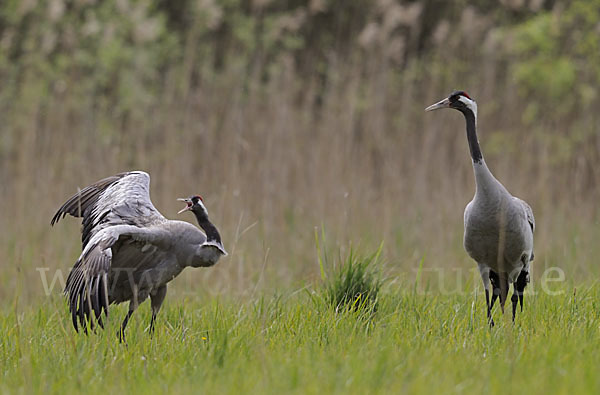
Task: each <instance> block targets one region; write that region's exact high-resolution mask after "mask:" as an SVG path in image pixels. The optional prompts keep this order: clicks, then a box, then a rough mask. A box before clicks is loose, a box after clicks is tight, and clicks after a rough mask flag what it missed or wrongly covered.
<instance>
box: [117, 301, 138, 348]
mask: <svg viewBox="0 0 600 395" xmlns="http://www.w3.org/2000/svg"><path fill="white" fill-rule="evenodd" d="M130 306H131V304H130ZM133 312H134V310H131V307H129V311H128V312H127V315H126V316H125V319H124V320H123V323H122V324H121V329H119V333H118V334H117V336H118V337H119V343H123V342H124V341H125V327H127V322H129V318H130V317H131V316H132V315H133Z"/></svg>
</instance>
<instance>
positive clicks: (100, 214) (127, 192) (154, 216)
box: [50, 171, 165, 249]
mask: <svg viewBox="0 0 600 395" xmlns="http://www.w3.org/2000/svg"><path fill="white" fill-rule="evenodd" d="M67 214H70V215H72V216H74V217H83V220H82V230H81V241H82V244H83V245H82V248H83V249H85V247H86V245H87V244H88V242H89V241H90V239H91V238H92V237H93V236H94V234H96V233H98V232H99V231H100V230H102V229H104V228H107V227H109V226H113V225H134V226H147V225H150V224H152V223H155V222H157V221H164V220H165V218H164V217H163V216H162V215H161V214H160V213H159V212H158V210H156V208H155V207H154V205H153V204H152V201H151V200H150V176H149V175H148V174H147V173H145V172H143V171H131V172H126V173H119V174H117V175H115V176H112V177H107V178H105V179H103V180H100V181H98V182H96V183H94V184H92V185H90V186H88V187H85V188H84V189H82V190H81V191H80V192H79V193H77V194H75V195H73V196H72V197H71V198H70V199H69V200H67V201H66V202H65V204H63V205H62V206H61V208H60V209H58V211H57V212H56V214H55V215H54V217H53V218H52V221H51V222H50V223H51V224H52V225H54V224H55V223H56V222H58V220H59V219H61V218H64V217H65V216H66V215H67Z"/></svg>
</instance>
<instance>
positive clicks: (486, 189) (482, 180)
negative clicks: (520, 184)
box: [462, 109, 506, 199]
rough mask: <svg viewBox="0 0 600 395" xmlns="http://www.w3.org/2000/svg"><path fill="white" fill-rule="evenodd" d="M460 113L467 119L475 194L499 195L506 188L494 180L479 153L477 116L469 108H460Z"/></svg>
mask: <svg viewBox="0 0 600 395" xmlns="http://www.w3.org/2000/svg"><path fill="white" fill-rule="evenodd" d="M462 113H463V115H464V116H465V120H466V121H467V141H468V143H469V151H470V152H471V159H472V160H473V171H474V173H475V187H476V188H477V190H476V192H475V195H476V196H477V195H479V196H480V197H485V198H486V199H492V198H493V197H496V198H497V197H500V196H501V195H502V193H503V192H505V191H506V189H505V188H504V186H502V184H500V183H499V182H498V180H496V178H495V177H494V175H493V174H492V172H491V171H490V170H489V169H488V167H487V165H486V164H485V161H484V160H483V154H482V153H481V148H480V147H479V140H478V139H477V116H476V115H475V114H474V113H473V111H471V110H470V109H465V110H462Z"/></svg>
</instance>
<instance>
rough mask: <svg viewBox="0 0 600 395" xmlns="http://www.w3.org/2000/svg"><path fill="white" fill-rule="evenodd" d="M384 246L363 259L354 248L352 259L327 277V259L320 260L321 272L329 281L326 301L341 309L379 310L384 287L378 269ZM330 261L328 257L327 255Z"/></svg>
mask: <svg viewBox="0 0 600 395" xmlns="http://www.w3.org/2000/svg"><path fill="white" fill-rule="evenodd" d="M382 247H383V244H381V245H380V246H379V248H378V249H377V251H375V252H374V253H372V254H370V255H367V256H362V255H359V254H357V253H356V251H354V249H352V248H351V249H350V253H349V255H348V257H347V258H346V259H345V260H343V259H341V258H340V262H343V263H342V264H341V265H340V266H339V267H338V268H336V269H334V270H333V273H332V274H331V275H330V276H329V278H327V277H326V276H325V274H324V273H325V271H324V269H323V260H322V259H319V263H320V265H321V273H322V275H323V277H324V279H325V280H326V285H325V295H324V299H325V300H326V301H327V302H328V303H329V304H331V305H332V306H333V307H335V309H336V311H340V310H351V311H359V310H370V311H376V310H377V303H378V298H377V296H378V294H379V290H380V289H381V286H382V284H383V281H384V280H383V278H382V276H381V272H380V271H379V270H378V266H379V264H380V256H381V250H382ZM325 258H326V256H325Z"/></svg>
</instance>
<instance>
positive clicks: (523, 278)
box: [426, 91, 535, 325]
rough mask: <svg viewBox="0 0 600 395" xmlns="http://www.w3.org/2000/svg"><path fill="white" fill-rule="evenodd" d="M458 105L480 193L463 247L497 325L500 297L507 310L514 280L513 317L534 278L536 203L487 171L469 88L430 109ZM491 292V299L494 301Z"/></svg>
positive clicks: (468, 212)
mask: <svg viewBox="0 0 600 395" xmlns="http://www.w3.org/2000/svg"><path fill="white" fill-rule="evenodd" d="M439 108H454V109H456V110H459V111H460V112H462V113H463V115H464V116H465V120H466V123H467V140H468V143H469V149H470V152H471V158H472V161H473V171H474V174H475V185H476V190H475V196H474V197H473V200H472V201H471V202H470V203H469V204H467V207H466V208H465V213H464V223H465V227H464V247H465V250H466V251H467V253H468V254H469V256H471V258H473V259H474V260H475V261H476V262H477V265H478V267H479V271H480V274H481V278H482V281H483V284H484V287H485V293H486V305H487V314H488V319H489V321H490V325H493V320H492V317H491V309H492V307H493V305H494V302H495V301H496V299H497V298H499V299H500V306H501V307H502V309H504V303H505V301H506V296H507V294H508V286H509V284H513V288H514V294H513V296H512V299H511V301H512V304H513V320H514V318H515V313H516V306H517V301H519V302H520V304H521V309H523V292H524V289H525V286H526V285H527V283H528V282H529V264H530V262H531V261H532V260H533V257H534V254H533V232H534V230H535V219H534V217H533V211H532V210H531V207H530V206H529V205H528V204H527V203H526V202H525V201H523V200H521V199H519V198H516V197H514V196H512V195H511V194H510V193H509V192H508V191H507V190H506V188H505V187H504V186H503V185H502V184H501V183H500V182H499V181H498V180H497V179H496V178H495V177H494V176H493V175H492V173H491V172H490V170H489V169H488V167H487V165H486V163H485V161H484V160H483V155H482V153H481V149H480V147H479V141H478V140H477V134H476V124H477V104H476V103H475V101H474V100H472V99H471V98H470V97H469V96H468V95H467V94H466V93H465V92H462V91H460V92H454V93H452V94H451V95H450V96H449V97H448V98H446V99H443V100H441V101H439V102H438V103H435V104H433V105H431V106H429V107H427V108H426V111H432V110H437V109H439ZM490 290H491V291H492V297H491V301H490Z"/></svg>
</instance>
